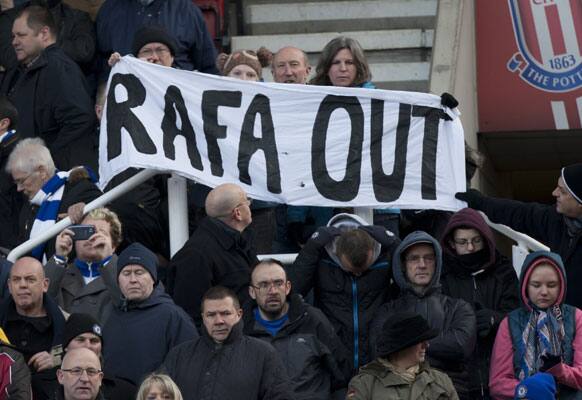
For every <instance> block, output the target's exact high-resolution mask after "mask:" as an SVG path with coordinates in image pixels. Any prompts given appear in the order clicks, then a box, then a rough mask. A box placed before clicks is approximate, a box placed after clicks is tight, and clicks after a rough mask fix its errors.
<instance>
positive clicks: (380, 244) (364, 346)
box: [289, 214, 399, 372]
mask: <svg viewBox="0 0 582 400" xmlns="http://www.w3.org/2000/svg"><path fill="white" fill-rule="evenodd" d="M366 225H367V224H366V223H365V221H363V220H362V219H360V218H359V217H357V216H355V215H351V214H338V215H336V216H334V217H333V218H332V219H331V220H330V221H329V223H328V227H327V228H320V230H321V233H322V234H323V233H326V232H332V231H333V230H332V229H330V227H334V228H338V229H340V230H343V229H346V230H349V229H359V228H360V227H364V226H366ZM373 228H378V229H377V230H376V231H374V232H373V233H371V236H372V237H373V239H374V240H376V242H377V243H376V245H375V248H374V253H373V257H374V261H373V263H372V265H371V266H370V267H369V268H368V269H367V270H366V271H365V272H364V273H363V274H362V275H360V276H356V275H354V274H352V273H350V272H348V271H346V270H344V269H343V267H342V264H341V263H340V262H339V259H338V257H337V254H336V252H335V239H334V240H331V234H329V236H330V241H329V242H328V243H327V244H325V245H322V243H321V241H320V240H318V239H317V236H318V235H319V234H320V233H319V232H320V230H318V232H316V233H315V234H314V235H313V236H312V237H311V239H309V240H308V241H307V243H306V244H305V246H304V247H303V248H302V249H301V252H300V253H299V255H298V256H297V259H296V260H295V262H294V263H293V266H292V267H291V268H290V269H289V277H290V280H291V282H292V283H293V288H294V290H295V292H297V293H299V294H301V295H303V296H306V295H307V294H308V293H309V292H310V291H311V290H312V289H313V290H314V297H315V298H314V302H315V306H316V307H318V308H319V309H321V311H323V313H324V314H325V315H326V317H327V318H328V319H329V321H330V322H331V324H332V325H333V327H334V328H335V330H336V332H337V334H338V336H339V338H340V340H341V341H342V343H343V345H344V347H345V349H346V350H345V351H347V354H350V355H351V357H352V359H351V370H352V371H353V372H356V371H357V369H358V368H359V367H360V366H362V365H364V364H366V363H368V362H369V361H371V360H372V357H370V356H369V354H370V349H369V343H368V336H369V328H370V323H371V321H372V318H373V317H374V315H375V314H376V310H378V308H379V307H380V305H381V304H382V303H384V302H385V301H387V300H388V299H389V297H390V295H391V293H392V291H391V289H390V283H391V282H390V258H391V255H392V252H393V251H394V248H395V247H396V245H397V244H398V243H399V239H398V238H397V237H395V236H394V235H392V236H390V235H389V234H388V233H387V231H386V230H385V229H379V228H380V227H373ZM368 233H370V232H368Z"/></svg>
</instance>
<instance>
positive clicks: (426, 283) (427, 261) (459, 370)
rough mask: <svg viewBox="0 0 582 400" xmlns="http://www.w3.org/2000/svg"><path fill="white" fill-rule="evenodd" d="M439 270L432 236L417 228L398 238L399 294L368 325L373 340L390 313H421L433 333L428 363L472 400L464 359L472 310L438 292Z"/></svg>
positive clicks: (469, 349)
mask: <svg viewBox="0 0 582 400" xmlns="http://www.w3.org/2000/svg"><path fill="white" fill-rule="evenodd" d="M441 269H442V250H441V247H440V245H439V243H438V242H437V240H436V239H434V238H433V237H432V236H430V235H429V234H427V233H425V232H421V231H418V232H413V233H411V234H410V235H408V236H406V238H404V240H402V243H400V245H399V246H398V248H397V249H396V251H395V252H394V256H393V259H392V274H393V276H394V281H395V282H396V284H397V285H398V286H399V288H400V295H399V297H398V298H397V299H395V300H392V301H390V302H388V303H386V304H384V305H383V306H382V307H380V309H379V310H378V312H377V313H376V316H375V318H374V322H373V324H372V329H371V331H372V333H373V334H374V336H373V343H376V340H375V339H376V338H377V335H379V332H381V329H382V326H383V325H384V322H385V321H386V320H387V319H388V318H390V316H392V315H394V314H395V313H399V312H403V311H410V312H415V313H418V314H420V315H421V316H422V317H423V318H425V319H426V320H427V321H428V324H429V325H430V327H431V328H432V329H436V330H437V332H438V336H436V337H435V338H433V339H432V340H431V341H430V347H429V349H428V351H427V355H428V360H429V362H430V365H431V366H432V367H434V368H437V369H439V370H441V371H443V372H445V373H446V374H447V375H448V376H449V377H450V378H451V379H452V380H453V383H454V384H455V389H456V391H457V394H458V395H459V397H460V398H461V399H467V400H473V399H472V398H471V397H470V396H469V395H468V380H469V375H470V372H469V370H468V369H467V367H466V363H467V361H468V360H469V359H470V357H471V355H472V354H473V349H474V347H475V339H476V329H475V327H476V321H475V313H474V312H473V309H472V308H471V306H470V305H469V304H468V303H467V302H465V301H464V300H461V299H454V298H452V297H449V296H446V295H444V294H442V293H441V292H440V284H439V282H440V275H441ZM373 348H375V346H374V347H373Z"/></svg>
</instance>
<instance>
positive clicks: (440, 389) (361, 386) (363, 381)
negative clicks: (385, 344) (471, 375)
mask: <svg viewBox="0 0 582 400" xmlns="http://www.w3.org/2000/svg"><path fill="white" fill-rule="evenodd" d="M346 399H348V400H376V399H407V400H458V399H459V397H458V396H457V392H456V391H455V388H454V387H453V383H452V382H451V379H450V378H449V377H448V376H447V375H446V374H444V373H442V372H440V371H438V370H436V369H433V368H430V367H429V366H428V363H423V364H421V366H420V371H419V373H418V374H417V375H416V378H415V380H414V382H412V383H409V382H407V381H406V380H404V378H402V377H401V376H400V375H397V374H395V373H394V372H392V370H391V369H390V367H389V366H387V365H385V364H383V363H381V362H380V361H378V360H374V361H372V362H371V363H369V364H368V365H365V366H363V367H362V368H361V369H360V373H359V374H358V375H356V376H355V377H353V378H352V380H351V381H350V385H349V387H348V395H347V397H346Z"/></svg>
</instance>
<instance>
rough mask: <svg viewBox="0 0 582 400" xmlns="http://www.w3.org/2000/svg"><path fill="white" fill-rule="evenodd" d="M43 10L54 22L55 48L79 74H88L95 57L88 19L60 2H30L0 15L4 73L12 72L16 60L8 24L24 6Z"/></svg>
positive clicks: (0, 54) (0, 46) (93, 29)
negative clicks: (81, 71) (72, 62)
mask: <svg viewBox="0 0 582 400" xmlns="http://www.w3.org/2000/svg"><path fill="white" fill-rule="evenodd" d="M30 5H36V6H42V7H47V8H48V9H49V10H50V13H51V14H52V17H53V19H54V21H55V25H56V29H55V36H56V44H57V46H58V47H60V48H61V49H62V50H63V52H64V53H65V54H66V55H67V56H69V57H70V58H71V59H72V60H73V61H75V62H76V63H77V64H78V65H79V66H80V67H81V68H82V69H83V70H85V71H89V68H90V67H91V65H92V63H93V59H94V57H95V48H96V45H97V39H96V36H95V27H94V26H93V22H92V21H91V18H90V17H89V15H88V14H87V13H85V12H83V11H80V10H77V9H75V8H71V7H70V6H69V5H67V4H64V3H63V2H61V0H31V1H24V2H22V4H20V5H17V6H16V7H14V8H12V9H10V10H9V11H6V12H3V13H2V14H0V60H2V66H3V67H4V69H11V68H16V67H17V66H18V63H19V60H18V59H17V55H16V53H15V51H14V48H13V47H12V24H13V23H14V20H15V19H16V16H17V14H18V13H19V12H20V11H22V9H24V8H25V7H27V6H30Z"/></svg>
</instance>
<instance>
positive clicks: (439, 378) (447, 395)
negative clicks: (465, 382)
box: [346, 312, 459, 400]
mask: <svg viewBox="0 0 582 400" xmlns="http://www.w3.org/2000/svg"><path fill="white" fill-rule="evenodd" d="M438 335H439V331H438V329H434V328H431V327H430V326H429V325H428V323H427V322H426V320H425V319H424V318H423V317H422V316H420V315H419V314H415V313H413V312H398V313H396V314H393V315H392V316H390V317H389V318H388V319H387V320H386V322H385V323H384V325H383V326H382V330H381V331H380V339H379V341H378V347H377V351H376V354H377V358H376V359H375V360H374V361H372V362H371V363H369V364H367V365H365V366H363V367H362V369H361V370H360V373H359V374H358V375H357V376H355V377H354V378H352V380H351V381H350V385H349V388H348V395H347V397H346V399H348V400H376V399H378V400H379V399H409V400H417V399H418V400H420V399H423V400H424V399H426V400H429V399H434V400H438V399H451V400H454V399H457V400H458V398H459V397H458V396H457V393H456V392H455V388H454V387H453V383H452V382H451V379H450V378H449V377H448V376H447V375H446V374H444V373H443V372H440V371H439V370H436V369H433V368H431V367H430V366H429V364H428V362H427V361H426V352H427V349H428V348H429V346H430V344H429V341H430V340H431V339H434V338H435V337H437V336H438Z"/></svg>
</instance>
